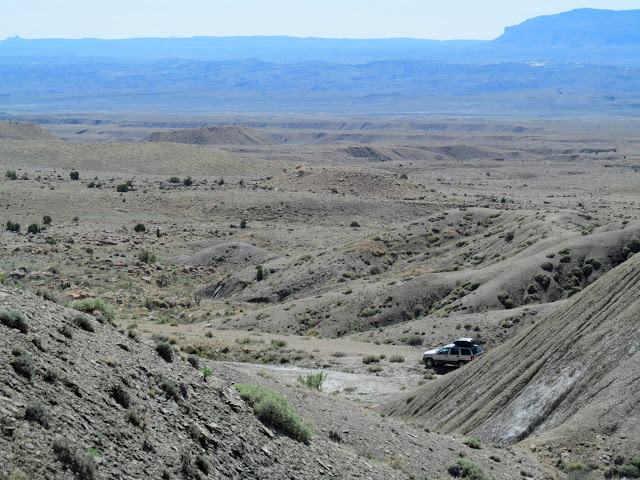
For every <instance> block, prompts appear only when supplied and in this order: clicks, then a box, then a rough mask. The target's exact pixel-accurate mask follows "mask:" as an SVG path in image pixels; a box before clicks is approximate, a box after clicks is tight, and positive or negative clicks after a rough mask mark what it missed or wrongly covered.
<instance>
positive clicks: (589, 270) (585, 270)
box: [582, 263, 593, 277]
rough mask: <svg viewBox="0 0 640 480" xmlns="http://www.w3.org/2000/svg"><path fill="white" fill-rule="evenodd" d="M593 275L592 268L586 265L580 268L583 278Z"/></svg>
mask: <svg viewBox="0 0 640 480" xmlns="http://www.w3.org/2000/svg"><path fill="white" fill-rule="evenodd" d="M592 273H593V266H591V265H589V264H588V263H587V264H586V265H583V266H582V274H583V275H584V276H585V277H588V276H589V275H591V274H592Z"/></svg>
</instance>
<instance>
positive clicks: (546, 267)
mask: <svg viewBox="0 0 640 480" xmlns="http://www.w3.org/2000/svg"><path fill="white" fill-rule="evenodd" d="M540 268H541V269H543V270H546V271H547V272H551V271H553V263H551V262H544V263H543V264H542V265H540Z"/></svg>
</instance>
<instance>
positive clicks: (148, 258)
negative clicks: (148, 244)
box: [138, 250, 157, 264]
mask: <svg viewBox="0 0 640 480" xmlns="http://www.w3.org/2000/svg"><path fill="white" fill-rule="evenodd" d="M138 260H140V261H141V262H142V263H147V264H152V263H156V260H157V258H156V256H155V255H154V254H153V253H149V252H148V251H147V250H142V251H141V252H140V253H139V254H138Z"/></svg>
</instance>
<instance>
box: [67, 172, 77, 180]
mask: <svg viewBox="0 0 640 480" xmlns="http://www.w3.org/2000/svg"><path fill="white" fill-rule="evenodd" d="M69 176H70V177H71V180H79V179H80V173H79V172H77V171H75V170H73V171H72V172H71V173H70V174H69Z"/></svg>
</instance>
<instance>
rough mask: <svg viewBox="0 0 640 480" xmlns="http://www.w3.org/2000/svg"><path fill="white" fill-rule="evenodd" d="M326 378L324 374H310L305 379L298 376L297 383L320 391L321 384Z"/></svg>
mask: <svg viewBox="0 0 640 480" xmlns="http://www.w3.org/2000/svg"><path fill="white" fill-rule="evenodd" d="M326 378H327V374H326V373H324V372H318V373H310V374H308V375H307V376H306V377H303V376H302V375H298V381H299V382H300V383H301V384H302V385H304V386H305V387H307V388H311V389H313V390H320V391H322V384H323V383H324V381H325V380H326Z"/></svg>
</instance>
